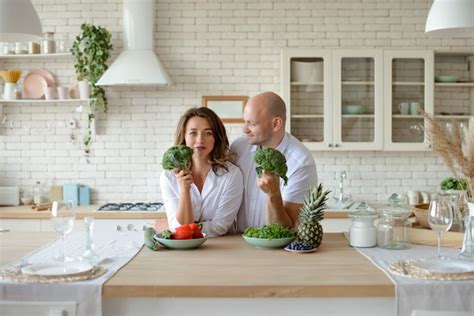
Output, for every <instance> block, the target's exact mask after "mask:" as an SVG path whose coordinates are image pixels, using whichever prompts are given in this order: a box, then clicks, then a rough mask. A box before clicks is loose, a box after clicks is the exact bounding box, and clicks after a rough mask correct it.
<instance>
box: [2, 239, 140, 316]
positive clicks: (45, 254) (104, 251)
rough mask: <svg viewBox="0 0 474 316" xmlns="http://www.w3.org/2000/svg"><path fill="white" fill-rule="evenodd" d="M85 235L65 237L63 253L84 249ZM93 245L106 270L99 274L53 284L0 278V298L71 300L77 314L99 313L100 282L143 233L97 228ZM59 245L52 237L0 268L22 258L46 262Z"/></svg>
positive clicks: (136, 245) (117, 266) (124, 260)
mask: <svg viewBox="0 0 474 316" xmlns="http://www.w3.org/2000/svg"><path fill="white" fill-rule="evenodd" d="M85 238H86V237H85V232H74V233H72V234H71V235H69V236H67V238H66V255H67V256H70V257H73V258H75V257H79V256H80V255H81V254H82V253H83V252H84V250H85ZM94 244H95V246H96V247H95V249H96V252H97V253H98V254H99V255H100V259H99V263H98V264H99V265H100V266H102V267H104V268H106V269H107V273H105V274H104V275H103V276H100V277H98V278H96V279H92V280H88V281H79V282H65V283H54V284H53V283H20V282H12V281H8V280H0V300H2V301H42V302H44V301H75V302H77V303H78V306H77V315H79V316H94V315H96V316H100V315H102V285H103V284H104V283H105V282H106V281H107V280H108V279H110V278H111V277H112V276H113V275H114V274H115V273H116V272H117V271H118V270H119V269H120V268H121V267H122V266H123V265H125V264H126V263H128V262H129V261H130V260H131V259H132V258H133V257H134V256H135V255H136V254H137V253H138V251H139V250H140V249H141V247H142V245H143V232H110V231H108V232H107V233H101V232H100V231H97V232H96V233H95V235H94ZM60 245H61V244H60V240H59V239H56V240H54V241H52V242H50V243H48V244H46V245H44V246H43V247H41V248H39V249H37V250H35V251H33V252H31V253H29V254H28V255H26V256H24V257H23V258H21V259H20V260H18V261H16V262H13V263H11V264H8V265H6V266H4V267H2V268H9V267H14V266H19V265H20V264H21V261H22V260H25V259H26V260H27V262H28V264H33V263H41V262H45V261H49V260H51V258H52V257H54V256H55V255H56V254H57V252H58V249H59V247H60Z"/></svg>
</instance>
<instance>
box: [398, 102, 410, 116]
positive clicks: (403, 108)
mask: <svg viewBox="0 0 474 316" xmlns="http://www.w3.org/2000/svg"><path fill="white" fill-rule="evenodd" d="M398 109H399V110H400V114H402V115H407V114H410V103H409V102H402V103H400V104H399V105H398Z"/></svg>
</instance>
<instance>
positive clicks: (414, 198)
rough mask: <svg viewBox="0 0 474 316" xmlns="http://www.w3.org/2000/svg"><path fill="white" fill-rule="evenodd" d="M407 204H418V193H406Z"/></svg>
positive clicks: (411, 191)
mask: <svg viewBox="0 0 474 316" xmlns="http://www.w3.org/2000/svg"><path fill="white" fill-rule="evenodd" d="M407 197H408V204H411V205H415V204H418V203H420V192H418V191H413V190H410V191H408V192H407Z"/></svg>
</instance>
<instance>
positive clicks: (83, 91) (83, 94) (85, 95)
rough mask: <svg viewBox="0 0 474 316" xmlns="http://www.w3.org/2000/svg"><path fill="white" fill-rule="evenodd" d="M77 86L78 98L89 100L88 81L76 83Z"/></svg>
mask: <svg viewBox="0 0 474 316" xmlns="http://www.w3.org/2000/svg"><path fill="white" fill-rule="evenodd" d="M77 84H78V85H79V97H80V99H81V100H87V99H89V95H90V86H89V81H87V80H81V81H79V82H78V83H77Z"/></svg>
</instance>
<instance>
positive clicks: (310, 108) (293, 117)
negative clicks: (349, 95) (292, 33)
mask: <svg viewBox="0 0 474 316" xmlns="http://www.w3.org/2000/svg"><path fill="white" fill-rule="evenodd" d="M330 66H331V56H330V53H328V52H326V51H317V50H301V49H298V50H291V49H290V50H284V51H283V53H282V71H283V73H282V92H283V93H282V96H283V99H284V100H285V103H286V105H287V113H288V117H287V131H289V132H290V133H291V134H292V135H293V136H295V137H296V138H298V139H299V140H300V141H301V142H303V143H304V144H305V146H306V147H308V148H309V149H310V150H321V149H327V148H330V147H331V144H332V133H331V125H332V124H331V118H332V113H331V109H330V100H331V86H330V84H331V75H330V72H329V69H330V68H329V67H330Z"/></svg>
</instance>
